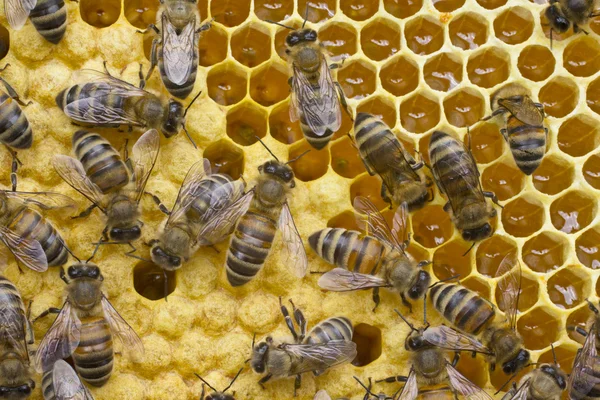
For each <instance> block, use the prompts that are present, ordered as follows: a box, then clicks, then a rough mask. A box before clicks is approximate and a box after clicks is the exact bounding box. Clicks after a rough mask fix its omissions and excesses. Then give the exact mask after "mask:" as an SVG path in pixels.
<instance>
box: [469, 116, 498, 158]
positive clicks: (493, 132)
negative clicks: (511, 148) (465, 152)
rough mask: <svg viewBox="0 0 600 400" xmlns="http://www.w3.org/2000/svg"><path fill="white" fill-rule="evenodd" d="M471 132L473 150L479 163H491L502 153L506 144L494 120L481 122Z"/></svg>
mask: <svg viewBox="0 0 600 400" xmlns="http://www.w3.org/2000/svg"><path fill="white" fill-rule="evenodd" d="M470 133H471V152H472V153H473V157H475V161H476V162H477V163H478V164H487V163H490V162H492V161H494V160H496V159H497V158H498V157H500V156H501V155H502V153H503V151H504V146H505V144H504V139H503V138H502V135H501V134H500V131H499V128H498V125H496V124H495V123H493V122H484V123H480V124H477V125H476V126H475V128H473V129H471V132H470Z"/></svg>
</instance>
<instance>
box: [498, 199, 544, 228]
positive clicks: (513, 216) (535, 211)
mask: <svg viewBox="0 0 600 400" xmlns="http://www.w3.org/2000/svg"><path fill="white" fill-rule="evenodd" d="M501 212H502V225H503V226H504V230H505V231H506V233H508V234H509V235H512V236H516V237H527V236H530V235H532V234H534V233H535V232H537V231H539V230H540V229H541V228H542V225H544V220H545V216H544V205H543V204H542V203H541V202H540V201H539V200H537V199H535V198H533V197H531V196H529V197H518V198H516V199H514V200H512V201H511V202H510V203H508V204H505V205H504V209H502V211H501Z"/></svg>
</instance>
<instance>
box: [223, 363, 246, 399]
mask: <svg viewBox="0 0 600 400" xmlns="http://www.w3.org/2000/svg"><path fill="white" fill-rule="evenodd" d="M243 370H244V367H242V368H240V370H239V371H238V373H237V374H235V376H234V377H233V379H232V380H231V383H230V384H229V386H227V387H226V388H225V390H223V393H225V392H226V391H227V390H229V388H230V387H231V385H233V382H235V380H236V379H237V378H238V376H240V374H241V373H242V371H243Z"/></svg>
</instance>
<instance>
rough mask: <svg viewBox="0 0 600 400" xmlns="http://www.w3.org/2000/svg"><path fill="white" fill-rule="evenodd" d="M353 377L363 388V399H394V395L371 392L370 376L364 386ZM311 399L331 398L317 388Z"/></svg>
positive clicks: (343, 399) (323, 399)
mask: <svg viewBox="0 0 600 400" xmlns="http://www.w3.org/2000/svg"><path fill="white" fill-rule="evenodd" d="M353 378H354V379H355V380H356V381H357V382H358V383H359V384H360V385H361V386H362V387H363V388H364V389H365V396H364V397H363V400H394V397H396V395H394V396H392V397H389V396H387V395H386V394H385V393H379V394H375V393H373V392H372V391H371V386H372V384H371V378H369V386H365V384H364V383H362V382H361V381H360V379H358V378H357V377H356V376H354V377H353ZM313 400H331V397H330V396H329V394H327V391H325V390H319V391H318V392H317V393H316V394H315V397H314V398H313ZM337 400H348V399H346V398H339V399H337Z"/></svg>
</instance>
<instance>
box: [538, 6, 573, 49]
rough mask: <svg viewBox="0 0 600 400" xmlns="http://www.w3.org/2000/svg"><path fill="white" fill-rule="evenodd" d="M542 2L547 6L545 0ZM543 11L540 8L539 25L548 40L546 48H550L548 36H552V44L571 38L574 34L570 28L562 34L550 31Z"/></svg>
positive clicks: (550, 28)
mask: <svg viewBox="0 0 600 400" xmlns="http://www.w3.org/2000/svg"><path fill="white" fill-rule="evenodd" d="M542 1H543V2H544V3H543V4H547V2H546V0H542ZM545 10H546V9H545V8H542V9H541V10H540V25H541V26H542V31H543V32H544V35H545V36H546V39H548V42H547V43H548V47H550V36H552V41H553V42H554V43H556V42H561V41H563V40H565V39H568V38H570V37H571V36H573V34H574V32H573V27H572V26H571V27H570V28H569V29H568V30H567V31H566V32H563V33H558V32H556V30H554V29H552V27H551V26H550V23H549V22H548V18H546V12H545Z"/></svg>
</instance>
